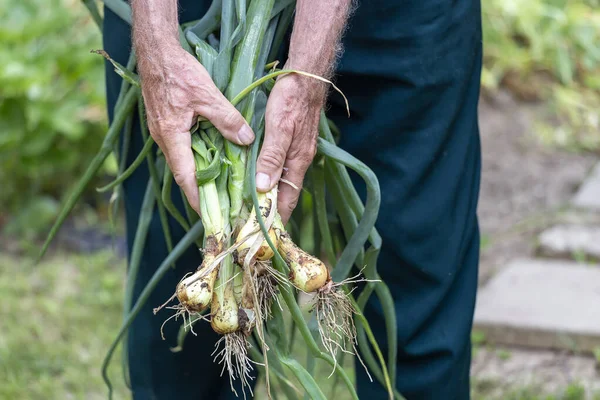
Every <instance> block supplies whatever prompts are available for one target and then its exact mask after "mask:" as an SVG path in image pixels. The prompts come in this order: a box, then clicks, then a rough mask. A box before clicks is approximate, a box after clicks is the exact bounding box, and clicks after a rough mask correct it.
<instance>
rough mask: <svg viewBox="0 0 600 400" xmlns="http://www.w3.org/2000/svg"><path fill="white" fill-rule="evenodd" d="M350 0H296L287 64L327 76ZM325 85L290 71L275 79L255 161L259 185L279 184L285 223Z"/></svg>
mask: <svg viewBox="0 0 600 400" xmlns="http://www.w3.org/2000/svg"><path fill="white" fill-rule="evenodd" d="M350 3H351V1H350V0H328V1H322V0H298V2H297V3H296V17H295V19H294V29H293V31H292V37H291V39H290V52H289V57H288V61H287V63H286V66H285V69H296V70H300V71H305V72H310V73H313V74H316V75H319V76H324V77H326V78H329V77H330V75H331V74H332V72H333V71H332V70H333V64H334V61H335V56H336V53H337V51H338V42H339V38H340V36H341V33H342V30H343V28H344V26H345V24H346V20H347V18H348V14H349V11H350ZM326 92H327V87H326V86H325V85H324V84H323V83H322V82H321V81H318V80H316V79H313V78H310V77H306V76H302V75H297V74H290V75H285V76H282V77H281V78H280V79H278V80H277V83H275V86H274V87H273V90H272V91H271V94H270V95H269V100H268V102H267V112H266V115H265V140H264V143H263V147H262V149H261V152H260V155H259V157H258V162H257V165H256V172H257V173H256V187H257V189H258V190H260V191H263V192H266V191H268V190H270V189H271V188H273V186H275V185H276V184H277V183H278V182H279V180H280V179H281V178H283V179H284V180H285V181H289V182H291V184H292V185H294V186H296V187H293V186H292V185H290V184H288V183H286V182H285V181H282V182H281V183H280V184H279V197H278V210H279V213H280V214H281V218H282V219H283V222H284V223H286V222H287V221H288V219H289V218H290V215H291V214H292V211H293V210H294V208H295V207H296V204H297V203H298V197H299V196H300V189H301V188H302V181H303V180H304V174H305V173H306V170H307V169H308V167H309V165H310V163H311V162H312V159H313V157H314V156H315V152H316V145H317V133H318V126H319V116H320V111H321V108H322V107H323V104H324V102H325V95H326Z"/></svg>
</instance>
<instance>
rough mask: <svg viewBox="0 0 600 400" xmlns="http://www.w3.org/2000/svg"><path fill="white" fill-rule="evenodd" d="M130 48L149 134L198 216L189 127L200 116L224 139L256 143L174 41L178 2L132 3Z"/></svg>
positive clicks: (144, 0)
mask: <svg viewBox="0 0 600 400" xmlns="http://www.w3.org/2000/svg"><path fill="white" fill-rule="evenodd" d="M132 11H133V44H134V47H135V51H136V53H137V58H138V72H139V74H140V77H141V84H142V85H141V86H142V95H143V97H144V103H145V106H146V112H147V118H148V128H149V129H150V134H151V135H152V137H153V139H154V140H155V141H156V143H157V144H158V145H159V146H160V148H161V150H162V151H163V153H164V154H165V158H166V160H167V163H168V164H169V167H170V169H171V170H172V171H173V176H174V177H175V181H176V182H177V184H178V185H179V186H181V188H182V189H183V191H184V193H185V195H186V197H187V199H188V202H189V203H190V205H191V206H192V207H193V208H194V209H195V210H196V211H197V212H199V199H198V186H197V184H196V178H195V169H196V168H195V164H194V156H193V154H192V149H191V136H190V133H189V130H190V128H191V127H192V125H193V124H194V122H195V120H196V118H197V117H198V116H202V117H204V118H207V119H208V120H210V121H211V122H212V123H213V125H214V126H215V127H217V129H219V131H220V132H221V134H222V135H223V136H225V137H226V138H227V139H228V140H230V141H232V142H235V143H238V144H242V145H247V144H250V143H252V141H253V140H254V134H253V133H252V130H251V129H250V127H249V126H248V124H247V123H246V121H245V120H244V118H243V117H242V115H241V114H240V113H239V112H238V111H237V110H236V109H235V107H233V106H232V105H231V103H229V101H228V100H227V99H226V98H225V96H224V95H223V94H222V93H221V92H220V91H219V89H217V87H216V86H215V84H214V83H213V81H212V80H211V78H210V76H209V74H208V73H207V72H206V70H205V69H204V67H203V66H202V65H201V64H200V63H199V62H198V61H197V60H196V59H195V58H194V57H193V56H192V55H190V54H189V53H187V52H186V51H185V50H183V49H182V48H181V46H180V44H179V39H178V21H177V0H132Z"/></svg>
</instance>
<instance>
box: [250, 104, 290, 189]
mask: <svg viewBox="0 0 600 400" xmlns="http://www.w3.org/2000/svg"><path fill="white" fill-rule="evenodd" d="M284 121H286V120H285V119H283V120H282V119H281V118H273V117H272V116H271V115H270V112H269V108H268V106H267V114H266V116H265V139H264V141H263V145H262V148H261V150H260V154H259V155H258V160H257V161H256V188H257V189H258V191H260V192H268V191H269V190H271V189H272V188H273V187H274V186H275V185H276V184H277V182H278V181H279V178H281V172H282V171H283V164H284V163H285V159H286V154H287V152H288V150H289V148H290V144H291V143H292V137H293V134H294V127H293V125H292V124H291V123H289V122H288V123H285V122H284Z"/></svg>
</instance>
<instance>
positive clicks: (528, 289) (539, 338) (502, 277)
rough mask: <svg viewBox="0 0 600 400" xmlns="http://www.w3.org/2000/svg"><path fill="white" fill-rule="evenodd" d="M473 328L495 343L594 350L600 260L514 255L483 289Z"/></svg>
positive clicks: (599, 333)
mask: <svg viewBox="0 0 600 400" xmlns="http://www.w3.org/2000/svg"><path fill="white" fill-rule="evenodd" d="M474 328H475V329H476V330H479V331H482V332H483V333H484V334H485V338H486V340H487V341H489V342H492V343H498V344H507V345H519V346H530V347H539V348H555V349H568V350H575V349H576V350H579V351H585V352H591V351H593V350H594V349H596V348H598V347H600V266H586V265H580V264H577V263H575V262H570V261H560V260H543V259H541V260H538V259H536V260H534V259H521V260H515V261H513V262H511V263H510V264H509V265H508V266H507V267H506V268H505V269H503V270H502V271H501V272H500V273H499V274H498V275H496V276H495V277H494V278H492V280H491V281H490V282H488V284H487V285H485V286H484V287H483V288H481V289H480V291H479V294H478V299H477V306H476V310H475V326H474Z"/></svg>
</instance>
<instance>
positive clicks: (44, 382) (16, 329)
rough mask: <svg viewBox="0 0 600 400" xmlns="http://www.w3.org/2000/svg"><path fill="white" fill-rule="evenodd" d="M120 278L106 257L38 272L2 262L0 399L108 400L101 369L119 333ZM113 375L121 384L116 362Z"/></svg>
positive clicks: (63, 260) (77, 259)
mask: <svg viewBox="0 0 600 400" xmlns="http://www.w3.org/2000/svg"><path fill="white" fill-rule="evenodd" d="M123 273H124V262H123V261H120V260H115V258H114V256H112V255H111V253H110V252H107V251H105V252H100V253H97V254H93V255H89V256H80V255H68V256H66V255H59V256H55V257H53V258H52V259H50V260H48V261H45V262H43V263H41V264H40V265H32V262H31V260H30V259H22V258H21V259H19V258H12V257H8V256H4V255H0V304H1V305H0V321H2V322H1V325H2V329H0V399H32V400H35V399H44V400H45V399H105V398H106V393H107V391H106V388H105V386H104V384H103V382H102V378H101V376H100V365H101V363H102V359H103V357H104V354H105V352H106V349H107V348H108V346H109V344H110V342H111V340H112V338H113V336H114V335H115V333H116V332H117V329H118V327H119V325H120V321H121V307H122V306H121V299H122V292H123V290H122V288H123ZM115 359H116V360H119V359H120V356H117V357H116V358H115ZM111 372H112V376H113V380H114V381H115V382H122V379H121V371H120V365H119V363H118V362H117V363H115V364H114V366H113V368H112V370H111ZM125 393H126V392H125V391H124V387H122V386H121V387H119V388H118V391H117V393H116V394H117V396H116V398H125V397H126V395H125Z"/></svg>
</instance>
